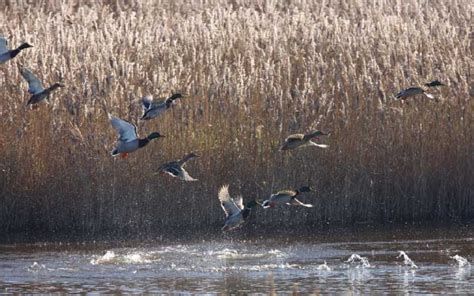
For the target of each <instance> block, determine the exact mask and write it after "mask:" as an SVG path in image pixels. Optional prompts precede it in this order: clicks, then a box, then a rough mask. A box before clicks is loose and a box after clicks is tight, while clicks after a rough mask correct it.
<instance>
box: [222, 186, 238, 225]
mask: <svg viewBox="0 0 474 296" xmlns="http://www.w3.org/2000/svg"><path fill="white" fill-rule="evenodd" d="M219 200H220V202H221V207H222V209H223V210H224V212H225V214H226V217H229V216H232V215H234V214H236V213H239V212H240V209H239V207H238V206H237V205H236V204H235V202H234V200H233V199H232V198H231V197H230V195H229V185H224V186H222V187H221V189H220V190H219Z"/></svg>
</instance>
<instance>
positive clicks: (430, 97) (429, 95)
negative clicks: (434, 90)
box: [423, 92, 435, 100]
mask: <svg viewBox="0 0 474 296" xmlns="http://www.w3.org/2000/svg"><path fill="white" fill-rule="evenodd" d="M423 94H424V95H425V96H426V97H427V98H429V99H432V100H434V99H435V97H434V96H433V95H432V94H429V93H427V92H424V93H423Z"/></svg>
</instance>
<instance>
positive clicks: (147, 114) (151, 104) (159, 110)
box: [141, 93, 184, 120]
mask: <svg viewBox="0 0 474 296" xmlns="http://www.w3.org/2000/svg"><path fill="white" fill-rule="evenodd" d="M180 98H184V95H182V94H180V93H176V94H173V95H172V96H171V97H169V98H167V99H166V100H156V101H154V100H153V97H152V96H145V97H143V99H142V105H143V110H144V113H143V116H142V118H141V119H142V120H150V119H153V118H155V117H157V116H158V115H160V114H163V113H164V112H165V111H166V110H168V109H169V108H170V107H171V106H172V105H173V102H174V101H175V100H177V99H180Z"/></svg>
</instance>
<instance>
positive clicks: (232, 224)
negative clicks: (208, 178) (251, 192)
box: [219, 185, 257, 231]
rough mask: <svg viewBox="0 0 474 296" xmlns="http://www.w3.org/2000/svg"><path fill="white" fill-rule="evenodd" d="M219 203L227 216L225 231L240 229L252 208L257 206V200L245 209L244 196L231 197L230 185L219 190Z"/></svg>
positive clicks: (252, 201)
mask: <svg viewBox="0 0 474 296" xmlns="http://www.w3.org/2000/svg"><path fill="white" fill-rule="evenodd" d="M219 201H220V202H221V206H222V209H223V210H224V212H225V214H226V218H225V223H224V227H222V230H223V231H228V230H232V229H235V228H238V227H240V226H241V225H242V224H243V223H244V222H245V220H247V218H248V217H249V215H250V211H251V210H252V208H253V207H255V206H256V205H257V202H256V201H255V200H251V201H249V202H247V204H246V205H245V208H244V205H243V199H242V196H237V197H236V198H235V199H234V198H232V197H230V195H229V185H224V186H222V187H221V189H220V190H219Z"/></svg>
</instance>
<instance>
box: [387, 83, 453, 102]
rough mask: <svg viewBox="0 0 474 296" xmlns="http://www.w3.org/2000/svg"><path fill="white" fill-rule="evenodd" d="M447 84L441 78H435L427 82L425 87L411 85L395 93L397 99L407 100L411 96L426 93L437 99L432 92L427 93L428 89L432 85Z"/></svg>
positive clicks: (430, 97) (429, 96)
mask: <svg viewBox="0 0 474 296" xmlns="http://www.w3.org/2000/svg"><path fill="white" fill-rule="evenodd" d="M443 85H445V84H443V83H441V81H439V80H433V81H431V82H428V83H425V85H424V87H410V88H407V89H404V90H402V91H400V92H399V93H397V94H396V95H395V98H396V99H400V100H406V99H408V98H410V97H414V96H417V95H425V96H426V97H428V98H429V99H435V97H434V96H433V95H432V94H429V93H427V92H426V91H427V89H428V88H431V87H437V86H443Z"/></svg>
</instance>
